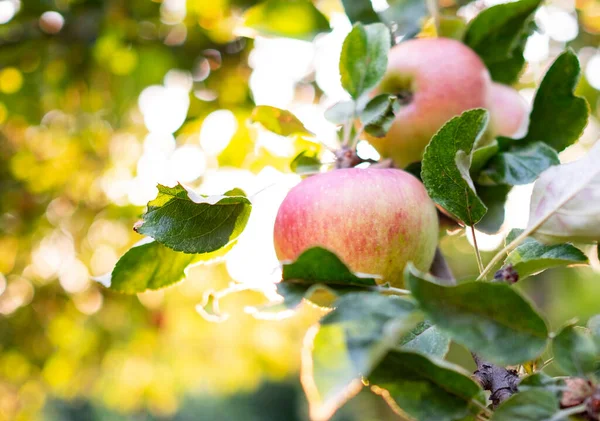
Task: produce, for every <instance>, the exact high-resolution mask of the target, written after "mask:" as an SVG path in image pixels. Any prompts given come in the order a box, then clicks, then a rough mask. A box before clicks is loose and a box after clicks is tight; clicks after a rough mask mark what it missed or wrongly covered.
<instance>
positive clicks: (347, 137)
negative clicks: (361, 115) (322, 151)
mask: <svg viewBox="0 0 600 421" xmlns="http://www.w3.org/2000/svg"><path fill="white" fill-rule="evenodd" d="M354 114H355V113H354V112H353V113H352V117H351V118H349V119H348V120H347V121H346V123H344V140H343V141H342V148H346V147H348V144H349V143H350V135H351V134H352V133H351V132H352V122H353V121H354Z"/></svg>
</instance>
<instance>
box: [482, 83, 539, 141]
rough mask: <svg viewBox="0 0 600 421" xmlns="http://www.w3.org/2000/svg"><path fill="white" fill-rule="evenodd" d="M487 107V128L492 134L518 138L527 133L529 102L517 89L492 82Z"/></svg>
mask: <svg viewBox="0 0 600 421" xmlns="http://www.w3.org/2000/svg"><path fill="white" fill-rule="evenodd" d="M487 109H488V110H489V112H490V127H489V129H490V131H491V132H492V134H493V135H495V136H507V137H512V138H515V139H518V138H521V137H523V136H525V135H526V134H527V127H528V126H529V111H530V109H529V104H528V103H527V101H525V98H523V97H522V96H521V94H519V92H518V91H517V90H515V89H513V88H511V87H510V86H507V85H502V84H500V83H495V82H494V83H492V85H491V86H490V90H489V97H488V105H487Z"/></svg>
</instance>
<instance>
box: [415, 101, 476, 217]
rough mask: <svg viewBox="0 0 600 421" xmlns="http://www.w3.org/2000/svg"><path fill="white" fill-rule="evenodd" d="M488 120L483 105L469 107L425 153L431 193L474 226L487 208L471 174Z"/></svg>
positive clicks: (424, 170) (424, 165)
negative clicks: (474, 154)
mask: <svg viewBox="0 0 600 421" xmlns="http://www.w3.org/2000/svg"><path fill="white" fill-rule="evenodd" d="M487 123H488V112H487V111H486V110H483V109H474V110H470V111H465V112H464V113H462V114H461V115H460V116H458V117H454V118H452V119H451V120H449V121H448V122H447V123H446V124H444V126H443V127H442V128H441V129H440V130H439V131H438V132H437V133H436V134H435V135H434V136H433V138H432V139H431V141H430V142H429V145H428V146H427V148H426V149H425V154H424V156H423V162H422V169H421V179H422V180H423V184H425V188H426V189H427V192H428V193H429V196H430V197H431V198H432V199H433V201H434V202H435V203H437V204H438V205H440V206H441V207H442V208H444V209H445V210H446V211H448V212H449V213H450V214H452V215H453V216H454V217H455V218H457V219H459V220H460V221H462V222H464V223H465V224H466V225H469V226H472V225H474V224H475V223H477V222H478V221H479V220H480V219H481V218H482V217H483V216H484V215H485V213H486V211H487V208H486V207H485V205H484V204H483V202H482V201H481V199H480V198H479V197H478V196H477V193H476V192H475V186H474V185H473V180H471V176H470V175H469V169H470V166H471V155H472V152H473V147H474V145H475V144H476V142H477V141H478V140H479V139H480V138H481V136H482V135H483V133H484V132H485V129H486V127H487Z"/></svg>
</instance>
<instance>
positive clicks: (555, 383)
mask: <svg viewBox="0 0 600 421" xmlns="http://www.w3.org/2000/svg"><path fill="white" fill-rule="evenodd" d="M563 386H564V381H563V380H562V379H560V378H556V377H550V376H549V375H547V374H545V373H543V372H541V371H538V372H537V373H533V374H530V375H529V376H527V377H523V378H522V379H521V381H520V382H519V391H521V392H525V391H527V390H540V389H542V390H547V391H550V392H555V393H556V392H560V391H561V388H562V387H563Z"/></svg>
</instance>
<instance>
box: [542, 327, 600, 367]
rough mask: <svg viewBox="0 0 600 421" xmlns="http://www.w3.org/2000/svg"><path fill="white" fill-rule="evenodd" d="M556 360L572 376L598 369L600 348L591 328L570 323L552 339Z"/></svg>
mask: <svg viewBox="0 0 600 421" xmlns="http://www.w3.org/2000/svg"><path fill="white" fill-rule="evenodd" d="M552 353H553V354H554V361H555V362H556V363H557V364H558V366H559V367H560V368H562V369H563V371H564V372H565V373H567V374H569V375H572V376H585V375H587V374H591V373H593V372H594V371H596V370H597V369H598V366H599V363H600V348H598V347H597V346H596V342H595V341H594V339H593V338H592V334H591V332H590V330H589V329H586V328H584V327H579V326H574V325H572V324H571V325H568V326H565V327H564V328H562V329H561V330H560V332H558V334H557V335H556V337H555V338H554V339H553V341H552Z"/></svg>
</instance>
